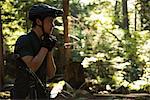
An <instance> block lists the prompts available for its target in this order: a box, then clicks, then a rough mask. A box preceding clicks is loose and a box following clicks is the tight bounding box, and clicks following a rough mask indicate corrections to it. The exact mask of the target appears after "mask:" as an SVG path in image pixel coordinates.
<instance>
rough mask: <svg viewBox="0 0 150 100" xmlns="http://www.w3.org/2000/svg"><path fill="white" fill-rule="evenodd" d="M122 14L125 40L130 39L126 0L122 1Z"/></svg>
mask: <svg viewBox="0 0 150 100" xmlns="http://www.w3.org/2000/svg"><path fill="white" fill-rule="evenodd" d="M122 13H123V29H124V30H125V32H126V34H125V38H127V37H131V35H130V34H129V22H128V21H129V19H128V7H127V0H122Z"/></svg>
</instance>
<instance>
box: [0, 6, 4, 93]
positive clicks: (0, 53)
mask: <svg viewBox="0 0 150 100" xmlns="http://www.w3.org/2000/svg"><path fill="white" fill-rule="evenodd" d="M3 77H4V59H3V36H2V23H1V7H0V91H1V90H2V87H3Z"/></svg>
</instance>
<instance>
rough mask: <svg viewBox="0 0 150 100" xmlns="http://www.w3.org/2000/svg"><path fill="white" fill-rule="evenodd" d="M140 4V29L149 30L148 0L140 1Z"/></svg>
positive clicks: (149, 4) (149, 6) (149, 2)
mask: <svg viewBox="0 0 150 100" xmlns="http://www.w3.org/2000/svg"><path fill="white" fill-rule="evenodd" d="M140 4H141V10H140V14H141V29H142V30H150V13H149V9H150V1H149V0H140Z"/></svg>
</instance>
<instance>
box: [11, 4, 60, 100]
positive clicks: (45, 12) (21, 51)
mask: <svg viewBox="0 0 150 100" xmlns="http://www.w3.org/2000/svg"><path fill="white" fill-rule="evenodd" d="M62 14H63V11H61V10H59V9H57V8H55V7H51V6H49V5H47V4H37V5H33V6H32V7H31V9H30V10H29V19H30V20H31V21H32V22H33V26H32V30H31V32H29V33H28V34H27V35H23V36H20V37H19V38H18V40H17V42H16V44H15V50H14V53H15V55H16V56H17V59H16V64H17V73H16V80H15V84H14V99H29V97H30V99H35V98H37V99H45V98H46V94H45V91H44V90H43V88H41V84H39V82H37V80H35V78H34V77H33V75H34V73H35V74H36V76H37V78H38V79H40V80H41V82H42V84H44V87H46V75H47V76H48V77H49V78H52V77H53V76H54V75H55V72H56V66H55V63H54V59H53V55H52V49H53V48H54V46H55V44H56V38H55V37H54V36H52V35H51V34H52V31H53V28H54V26H55V25H54V21H55V18H56V17H59V16H62Z"/></svg>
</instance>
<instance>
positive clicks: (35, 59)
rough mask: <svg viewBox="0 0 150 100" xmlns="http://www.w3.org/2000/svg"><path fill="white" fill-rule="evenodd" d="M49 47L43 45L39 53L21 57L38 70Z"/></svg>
mask: <svg viewBox="0 0 150 100" xmlns="http://www.w3.org/2000/svg"><path fill="white" fill-rule="evenodd" d="M47 52H48V49H47V48H44V47H42V48H41V49H40V51H39V52H38V54H37V55H36V56H35V57H33V56H24V57H22V58H21V59H22V60H23V61H24V62H25V64H26V65H27V66H28V67H29V68H31V70H32V71H34V72H36V71H37V70H38V68H39V67H40V66H41V64H42V62H43V61H44V58H45V56H46V55H47Z"/></svg>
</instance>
